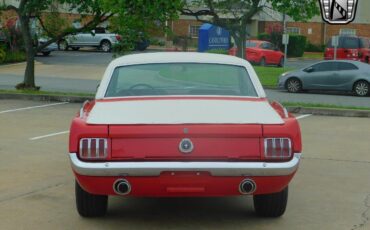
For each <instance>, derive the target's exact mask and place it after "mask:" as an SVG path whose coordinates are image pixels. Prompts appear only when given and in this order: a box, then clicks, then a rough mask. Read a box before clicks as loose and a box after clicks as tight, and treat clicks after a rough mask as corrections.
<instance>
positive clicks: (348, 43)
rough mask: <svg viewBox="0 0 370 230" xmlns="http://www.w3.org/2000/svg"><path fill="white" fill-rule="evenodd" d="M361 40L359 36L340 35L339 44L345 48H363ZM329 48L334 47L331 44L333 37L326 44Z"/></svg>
mask: <svg viewBox="0 0 370 230" xmlns="http://www.w3.org/2000/svg"><path fill="white" fill-rule="evenodd" d="M361 43H362V42H361V41H360V39H359V38H357V37H339V46H338V48H343V49H359V48H361ZM326 47H327V48H333V46H332V45H331V39H330V41H329V42H328V43H327V44H326Z"/></svg>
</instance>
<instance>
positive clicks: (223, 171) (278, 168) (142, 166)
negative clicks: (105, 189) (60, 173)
mask: <svg viewBox="0 0 370 230" xmlns="http://www.w3.org/2000/svg"><path fill="white" fill-rule="evenodd" d="M69 157H70V160H71V165H72V169H73V170H74V171H75V172H76V173H77V174H80V175H85V176H159V175H160V174H161V173H162V172H174V171H192V172H200V171H207V172H209V173H210V174H211V175H212V176H286V175H290V174H292V173H294V172H295V171H296V170H297V168H298V165H299V162H300V158H301V153H295V154H294V157H293V158H292V159H291V160H290V161H288V162H178V161H176V162H84V161H81V160H80V159H78V157H77V154H76V153H70V154H69Z"/></svg>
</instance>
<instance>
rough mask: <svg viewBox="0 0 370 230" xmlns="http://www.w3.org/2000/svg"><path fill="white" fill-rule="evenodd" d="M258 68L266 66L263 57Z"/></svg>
mask: <svg viewBox="0 0 370 230" xmlns="http://www.w3.org/2000/svg"><path fill="white" fill-rule="evenodd" d="M260 66H266V59H265V58H264V57H262V58H261V61H260Z"/></svg>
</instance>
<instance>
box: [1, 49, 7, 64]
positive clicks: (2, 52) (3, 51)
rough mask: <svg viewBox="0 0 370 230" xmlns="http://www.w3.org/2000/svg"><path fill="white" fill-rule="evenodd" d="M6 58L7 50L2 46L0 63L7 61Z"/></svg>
mask: <svg viewBox="0 0 370 230" xmlns="http://www.w3.org/2000/svg"><path fill="white" fill-rule="evenodd" d="M5 58H6V53H5V50H4V49H2V48H0V64H1V63H3V62H4V61H5Z"/></svg>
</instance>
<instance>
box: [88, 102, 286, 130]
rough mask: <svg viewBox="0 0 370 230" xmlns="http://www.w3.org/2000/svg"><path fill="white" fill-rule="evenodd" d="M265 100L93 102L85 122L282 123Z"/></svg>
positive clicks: (146, 123)
mask: <svg viewBox="0 0 370 230" xmlns="http://www.w3.org/2000/svg"><path fill="white" fill-rule="evenodd" d="M283 123H284V121H283V120H282V118H281V117H280V116H279V114H278V113H277V112H276V111H275V110H274V109H273V108H272V107H271V105H270V104H269V103H268V101H267V100H243V99H240V100H239V99H224V100H220V99H207V100H206V99H177V100H176V99H174V98H173V99H158V98H157V99H152V100H147V99H141V100H140V99H139V100H119V101H97V102H96V103H95V105H94V107H93V109H92V110H91V111H90V114H89V116H88V118H87V124H92V125H150V124H153V125H173V124H283Z"/></svg>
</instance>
